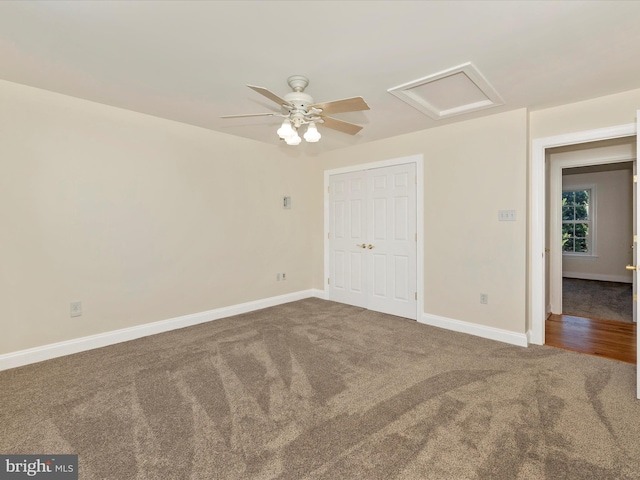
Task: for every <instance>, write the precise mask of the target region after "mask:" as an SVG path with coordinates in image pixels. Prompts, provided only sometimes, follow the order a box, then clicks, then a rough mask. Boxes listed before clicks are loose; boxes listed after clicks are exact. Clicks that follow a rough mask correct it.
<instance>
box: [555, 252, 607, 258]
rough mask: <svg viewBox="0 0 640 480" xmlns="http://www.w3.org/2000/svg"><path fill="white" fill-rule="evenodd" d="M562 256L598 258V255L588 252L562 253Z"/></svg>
mask: <svg viewBox="0 0 640 480" xmlns="http://www.w3.org/2000/svg"><path fill="white" fill-rule="evenodd" d="M562 256H563V257H570V258H598V255H591V254H588V253H564V252H563V253H562Z"/></svg>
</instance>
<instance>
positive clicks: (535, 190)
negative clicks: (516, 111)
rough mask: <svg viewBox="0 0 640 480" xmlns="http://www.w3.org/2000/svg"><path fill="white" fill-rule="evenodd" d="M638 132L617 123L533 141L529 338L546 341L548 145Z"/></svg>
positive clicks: (589, 140)
mask: <svg viewBox="0 0 640 480" xmlns="http://www.w3.org/2000/svg"><path fill="white" fill-rule="evenodd" d="M635 134H636V124H635V123H629V124H626V125H618V126H614V127H608V128H601V129H597V130H588V131H584V132H574V133H567V134H564V135H558V136H555V137H545V138H537V139H535V140H533V141H532V142H531V162H530V164H529V165H530V167H529V168H530V169H529V191H530V202H529V231H530V232H531V236H530V243H529V258H528V265H529V290H528V295H529V311H528V314H529V315H528V316H529V326H530V330H529V331H528V332H527V334H528V336H529V342H530V343H534V344H537V345H543V344H544V321H545V319H546V308H545V291H546V276H545V261H546V259H545V255H546V254H545V235H546V231H545V229H546V227H545V222H546V205H545V203H546V202H545V188H546V185H545V184H546V182H545V168H546V162H545V158H546V151H547V149H548V148H553V147H562V146H565V145H576V144H580V143H587V142H595V141H599V140H609V139H611V138H622V137H631V136H633V135H635Z"/></svg>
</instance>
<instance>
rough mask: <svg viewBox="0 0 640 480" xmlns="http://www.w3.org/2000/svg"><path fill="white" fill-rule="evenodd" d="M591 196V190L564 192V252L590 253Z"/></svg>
mask: <svg viewBox="0 0 640 480" xmlns="http://www.w3.org/2000/svg"><path fill="white" fill-rule="evenodd" d="M590 196H591V191H590V190H574V191H565V192H562V251H563V252H564V253H585V254H588V253H590V252H589V243H590V242H589V230H590V227H591V217H590V214H589V199H590Z"/></svg>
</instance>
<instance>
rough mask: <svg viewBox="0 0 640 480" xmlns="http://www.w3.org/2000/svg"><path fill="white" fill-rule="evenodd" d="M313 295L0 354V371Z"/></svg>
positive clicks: (265, 301)
mask: <svg viewBox="0 0 640 480" xmlns="http://www.w3.org/2000/svg"><path fill="white" fill-rule="evenodd" d="M316 293H320V294H322V296H324V292H323V291H322V290H303V291H300V292H294V293H288V294H286V295H279V296H277V297H270V298H264V299H261V300H255V301H253V302H247V303H241V304H238V305H231V306H228V307H222V308H216V309H214V310H209V311H206V312H200V313H193V314H190V315H183V316H181V317H176V318H170V319H167V320H160V321H158V322H152V323H145V324H144V325H136V326H135V327H129V328H123V329H120V330H113V331H110V332H105V333H99V334H96V335H90V336H88V337H81V338H74V339H72V340H66V341H64V342H58V343H51V344H48V345H43V346H41V347H35V348H29V349H27V350H20V351H18V352H12V353H6V354H4V355H0V371H1V370H8V369H10V368H16V367H21V366H23V365H29V364H31V363H37V362H42V361H44V360H50V359H52V358H57V357H62V356H64V355H71V354H73V353H79V352H84V351H86V350H93V349H94V348H100V347H106V346H107V345H114V344H116V343H121V342H127V341H129V340H135V339H136V338H141V337H147V336H149V335H155V334H158V333H163V332H168V331H170V330H176V329H178V328H184V327H190V326H192V325H198V324H200V323H205V322H210V321H212V320H218V319H220V318H225V317H231V316H233V315H239V314H242V313H248V312H253V311H254V310H260V309H262V308H267V307H273V306H276V305H282V304H283V303H289V302H295V301H296V300H302V299H304V298H310V297H316V296H319V295H317V294H316ZM320 298H323V297H320Z"/></svg>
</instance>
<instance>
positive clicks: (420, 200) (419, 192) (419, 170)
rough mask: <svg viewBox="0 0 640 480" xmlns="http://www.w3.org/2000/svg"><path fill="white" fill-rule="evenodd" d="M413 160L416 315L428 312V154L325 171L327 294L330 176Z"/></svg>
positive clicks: (419, 315) (325, 279)
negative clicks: (425, 230)
mask: <svg viewBox="0 0 640 480" xmlns="http://www.w3.org/2000/svg"><path fill="white" fill-rule="evenodd" d="M408 163H413V164H415V166H416V231H417V233H418V241H417V242H416V276H417V278H416V290H417V292H418V299H417V301H416V308H417V312H416V318H417V319H420V318H421V317H422V315H423V313H424V239H423V238H422V235H424V155H423V154H421V153H420V154H416V155H410V156H407V157H400V158H393V159H389V160H381V161H378V162H370V163H359V164H356V165H351V166H348V167H341V168H334V169H331V170H325V171H324V278H323V282H324V298H326V299H327V300H330V294H329V285H328V283H327V280H328V278H329V272H330V253H329V211H330V205H329V177H330V176H331V175H339V174H342V173H352V172H359V171H364V170H371V169H374V168H383V167H393V166H396V165H404V164H408Z"/></svg>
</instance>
